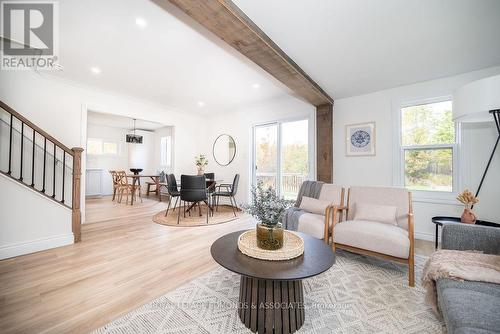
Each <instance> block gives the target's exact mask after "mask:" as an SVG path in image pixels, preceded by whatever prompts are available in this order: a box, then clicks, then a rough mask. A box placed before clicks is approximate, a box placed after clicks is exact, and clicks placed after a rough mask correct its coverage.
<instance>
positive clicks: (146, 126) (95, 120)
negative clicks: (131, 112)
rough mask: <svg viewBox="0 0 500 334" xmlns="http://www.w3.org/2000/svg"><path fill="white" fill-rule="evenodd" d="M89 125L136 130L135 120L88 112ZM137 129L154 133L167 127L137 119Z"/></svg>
mask: <svg viewBox="0 0 500 334" xmlns="http://www.w3.org/2000/svg"><path fill="white" fill-rule="evenodd" d="M87 124H93V125H100V126H109V127H112V128H119V129H127V130H132V129H133V128H134V120H133V119H132V118H129V117H123V116H116V115H112V114H105V113H101V112H96V111H89V112H88V114H87ZM135 127H136V129H137V130H145V131H154V130H156V129H159V128H163V127H165V125H163V124H160V123H156V122H150V121H145V120H142V119H137V120H136V121H135Z"/></svg>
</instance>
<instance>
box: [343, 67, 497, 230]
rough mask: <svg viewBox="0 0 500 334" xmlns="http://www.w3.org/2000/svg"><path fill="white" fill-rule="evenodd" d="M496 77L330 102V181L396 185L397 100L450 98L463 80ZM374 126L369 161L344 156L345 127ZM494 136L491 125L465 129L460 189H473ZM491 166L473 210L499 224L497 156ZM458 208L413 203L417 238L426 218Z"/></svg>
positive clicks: (451, 79)
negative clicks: (351, 125)
mask: <svg viewBox="0 0 500 334" xmlns="http://www.w3.org/2000/svg"><path fill="white" fill-rule="evenodd" d="M497 73H500V67H495V68H490V69H485V70H481V71H475V72H471V73H466V74H461V75H457V76H453V77H448V78H443V79H438V80H432V81H427V82H421V83H417V84H414V85H409V86H403V87H398V88H393V89H388V90H384V91H380V92H376V93H371V94H366V95H361V96H355V97H350V98H345V99H339V100H336V101H335V107H334V159H333V161H334V166H333V175H334V182H335V183H337V184H344V185H376V186H390V185H395V184H396V181H395V180H394V177H393V176H394V168H395V163H394V145H395V144H394V143H395V140H397V136H398V135H399V134H398V133H396V131H395V128H396V127H395V124H394V109H396V110H397V109H399V106H400V105H401V103H402V102H405V101H412V100H419V99H425V98H433V97H440V96H448V95H452V93H453V91H454V90H455V89H456V88H458V87H460V86H462V85H464V84H465V83H467V82H470V81H473V80H476V79H479V78H482V77H486V76H490V75H494V74H497ZM368 121H374V122H376V150H377V154H376V156H374V157H346V156H345V126H346V124H353V123H362V122H368ZM495 138H496V130H495V129H494V128H493V124H492V123H490V124H486V125H484V124H483V125H477V124H476V125H464V126H462V138H461V142H462V144H461V147H460V153H461V154H462V158H461V161H462V164H461V165H460V166H459V167H460V170H459V173H460V177H459V178H460V182H461V185H460V187H459V188H460V189H463V188H465V187H468V188H470V189H473V190H474V189H476V188H477V185H478V183H479V179H480V176H481V174H482V171H483V169H484V166H485V165H486V161H487V158H488V155H489V153H490V152H491V149H492V147H493V144H494V139H495ZM498 153H499V152H497V155H496V158H495V161H494V162H493V164H492V166H491V167H490V168H491V169H490V172H489V174H488V179H487V184H486V185H485V186H484V188H483V189H482V192H481V194H480V200H481V202H480V203H479V205H477V206H476V207H475V210H476V213H477V214H478V217H479V218H480V219H484V220H490V221H496V222H500V206H499V205H498V198H499V197H500V187H499V186H498V185H499V184H500V175H499V174H498V172H497V171H498V170H499V168H500V154H498ZM461 210H462V208H461V206H460V205H459V203H458V202H456V201H454V200H451V201H450V200H446V201H428V200H425V201H419V199H417V198H416V199H415V203H414V211H415V232H416V236H417V237H420V238H427V239H431V240H432V238H433V236H434V225H433V224H432V223H431V220H430V218H431V217H433V216H437V215H452V216H459V215H460V214H461Z"/></svg>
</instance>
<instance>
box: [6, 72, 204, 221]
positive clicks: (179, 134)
mask: <svg viewBox="0 0 500 334" xmlns="http://www.w3.org/2000/svg"><path fill="white" fill-rule="evenodd" d="M96 80H98V78H97V79H96ZM0 99H2V101H4V102H5V103H6V104H7V105H9V106H11V107H12V108H13V109H14V110H16V111H18V112H19V113H21V114H22V115H24V116H25V117H26V118H28V119H30V120H31V121H32V122H33V123H35V124H37V125H38V126H40V127H41V128H42V129H44V130H45V131H47V132H48V133H50V134H51V135H52V136H54V137H55V138H57V139H58V140H59V141H60V142H62V143H63V144H65V145H66V146H68V147H83V148H85V146H86V123H87V110H88V109H90V110H92V111H97V112H99V111H101V112H106V113H111V114H115V115H121V116H125V117H130V118H138V119H147V120H149V121H154V122H158V123H162V124H165V125H172V126H175V128H176V140H175V145H176V146H175V148H174V154H175V162H176V164H175V172H176V173H178V174H180V173H184V172H185V171H187V170H189V171H191V170H193V164H194V163H193V159H194V156H195V155H196V154H197V153H198V152H199V151H200V148H199V143H198V138H203V136H204V134H205V129H206V124H204V123H202V122H201V121H200V120H202V119H201V118H200V117H199V116H196V115H193V114H187V113H182V112H180V111H178V110H173V109H171V108H169V107H167V106H163V105H159V104H155V103H150V102H147V101H144V100H140V99H136V98H132V97H129V96H125V95H120V94H116V93H111V92H105V91H101V90H96V89H92V88H88V87H84V86H80V85H78V84H76V83H73V82H69V81H64V80H61V79H58V78H55V77H52V76H48V75H44V76H41V75H39V74H37V73H35V72H32V71H3V72H2V74H1V75H0ZM84 153H85V152H84ZM83 161H85V155H84V157H83ZM82 167H83V168H82V170H85V165H84V166H82ZM84 177H85V175H83V178H84ZM84 184H85V180H84V179H83V180H82V185H84ZM82 188H84V187H82ZM83 194H85V192H84V189H82V198H84V196H83ZM81 206H82V214H83V219H84V209H85V202H84V201H83V200H82V204H81Z"/></svg>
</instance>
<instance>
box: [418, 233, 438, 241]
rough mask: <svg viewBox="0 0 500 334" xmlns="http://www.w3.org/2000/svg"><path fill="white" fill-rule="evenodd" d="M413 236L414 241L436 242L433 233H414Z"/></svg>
mask: <svg viewBox="0 0 500 334" xmlns="http://www.w3.org/2000/svg"><path fill="white" fill-rule="evenodd" d="M414 236H415V239H419V240H427V241H434V240H436V236H435V235H434V234H433V233H422V232H415V234H414Z"/></svg>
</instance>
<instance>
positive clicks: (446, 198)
mask: <svg viewBox="0 0 500 334" xmlns="http://www.w3.org/2000/svg"><path fill="white" fill-rule="evenodd" d="M445 101H453V99H452V96H451V95H446V96H439V97H433V98H422V99H415V100H405V101H394V102H393V114H394V115H393V119H394V129H395V131H394V134H395V138H394V143H395V147H394V176H393V179H394V180H393V183H394V185H395V186H400V187H404V186H405V154H404V153H405V150H411V149H439V148H450V149H452V155H453V160H452V163H453V166H452V169H453V174H452V179H453V184H452V191H451V192H445V191H435V190H411V192H412V194H413V199H414V200H415V201H417V202H426V203H441V204H456V197H457V195H458V190H459V189H460V185H461V184H462V180H461V179H460V175H461V174H460V168H461V156H460V147H461V145H460V138H461V132H460V123H457V122H455V143H453V144H435V145H410V146H403V143H402V124H401V121H402V118H401V110H402V109H403V108H407V107H412V106H418V105H424V104H431V103H439V102H445ZM452 108H453V105H452Z"/></svg>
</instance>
